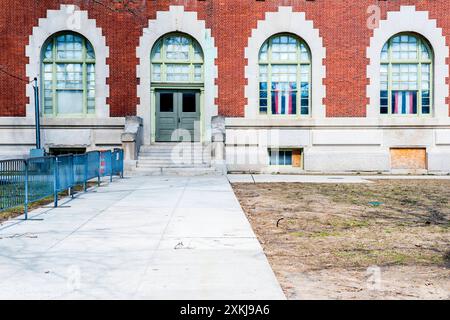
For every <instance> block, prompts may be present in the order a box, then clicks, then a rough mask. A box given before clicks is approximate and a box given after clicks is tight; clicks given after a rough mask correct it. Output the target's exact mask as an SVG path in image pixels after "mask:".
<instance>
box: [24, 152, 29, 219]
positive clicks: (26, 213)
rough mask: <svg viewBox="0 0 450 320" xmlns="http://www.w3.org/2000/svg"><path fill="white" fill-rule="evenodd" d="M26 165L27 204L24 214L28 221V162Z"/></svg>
mask: <svg viewBox="0 0 450 320" xmlns="http://www.w3.org/2000/svg"><path fill="white" fill-rule="evenodd" d="M24 163H25V204H24V208H23V213H24V214H25V220H28V161H26V160H24Z"/></svg>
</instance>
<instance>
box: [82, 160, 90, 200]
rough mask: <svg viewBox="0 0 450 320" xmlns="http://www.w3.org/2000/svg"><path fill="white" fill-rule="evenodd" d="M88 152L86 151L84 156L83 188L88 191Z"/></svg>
mask: <svg viewBox="0 0 450 320" xmlns="http://www.w3.org/2000/svg"><path fill="white" fill-rule="evenodd" d="M88 159H89V157H88V154H87V153H86V154H85V156H84V179H83V180H84V181H83V189H84V192H86V191H87V175H88Z"/></svg>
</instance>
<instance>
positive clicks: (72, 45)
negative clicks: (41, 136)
mask: <svg viewBox="0 0 450 320" xmlns="http://www.w3.org/2000/svg"><path fill="white" fill-rule="evenodd" d="M41 61H42V65H41V68H42V69H41V70H42V72H41V84H42V85H41V88H42V90H41V104H42V113H43V115H45V116H53V117H56V116H58V117H64V116H86V115H90V114H95V52H94V49H93V47H92V45H91V43H90V42H89V41H88V40H87V39H86V38H85V37H84V36H82V35H80V34H78V33H75V32H60V33H57V34H54V35H52V36H51V37H50V38H49V39H48V40H47V41H46V43H45V44H44V46H43V49H42V56H41ZM79 99H81V101H79ZM72 106H75V107H76V108H74V109H75V110H74V109H71V107H72Z"/></svg>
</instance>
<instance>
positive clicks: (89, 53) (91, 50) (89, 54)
mask: <svg viewBox="0 0 450 320" xmlns="http://www.w3.org/2000/svg"><path fill="white" fill-rule="evenodd" d="M86 57H87V58H88V59H95V52H94V48H93V47H92V45H91V44H90V43H89V41H86Z"/></svg>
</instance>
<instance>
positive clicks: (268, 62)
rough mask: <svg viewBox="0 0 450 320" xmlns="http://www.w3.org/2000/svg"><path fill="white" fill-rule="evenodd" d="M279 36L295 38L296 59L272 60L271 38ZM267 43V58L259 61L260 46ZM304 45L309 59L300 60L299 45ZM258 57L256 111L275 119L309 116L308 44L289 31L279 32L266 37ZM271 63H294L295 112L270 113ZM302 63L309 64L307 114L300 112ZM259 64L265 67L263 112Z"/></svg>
mask: <svg viewBox="0 0 450 320" xmlns="http://www.w3.org/2000/svg"><path fill="white" fill-rule="evenodd" d="M281 36H290V37H294V38H296V39H297V48H296V49H297V52H296V55H297V61H273V60H272V45H273V40H274V39H275V38H278V37H281ZM266 44H267V60H266V61H261V60H260V58H259V57H260V56H261V50H262V48H263V47H264V46H265V45H266ZM302 44H303V45H304V46H305V48H306V49H307V51H308V60H309V61H302V58H301V49H300V48H301V45H302ZM258 59H259V68H258V113H259V114H261V115H265V116H267V117H268V118H277V119H283V118H289V119H292V118H305V117H310V115H311V89H312V88H311V83H312V67H311V65H312V64H311V50H310V48H309V46H308V45H307V44H306V42H304V41H303V40H302V39H301V38H299V37H298V36H296V35H293V34H290V33H281V34H276V35H273V36H271V37H270V38H269V39H267V40H266V41H265V42H264V43H263V45H262V46H261V49H260V52H259V54H258ZM273 65H295V66H297V90H296V93H297V97H296V105H297V108H296V113H295V114H291V115H288V114H285V115H282V114H277V115H274V114H272V66H273ZM303 65H307V66H309V80H308V81H309V85H308V99H309V101H308V114H301V108H302V106H301V101H302V100H301V99H302V97H301V82H302V81H301V68H302V66H303ZM261 66H266V67H267V113H263V112H261V104H260V101H261V88H260V84H261V81H260V77H261V71H260V67H261Z"/></svg>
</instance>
